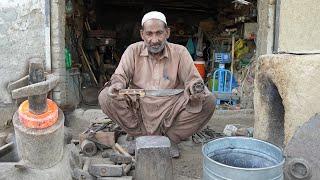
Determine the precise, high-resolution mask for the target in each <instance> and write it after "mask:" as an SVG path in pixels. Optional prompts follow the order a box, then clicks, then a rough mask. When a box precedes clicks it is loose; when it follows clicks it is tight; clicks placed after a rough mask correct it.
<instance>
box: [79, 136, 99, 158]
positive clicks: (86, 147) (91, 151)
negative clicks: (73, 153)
mask: <svg viewBox="0 0 320 180" xmlns="http://www.w3.org/2000/svg"><path fill="white" fill-rule="evenodd" d="M81 151H82V152H83V154H85V155H87V156H94V155H95V154H96V153H97V146H96V144H95V143H94V142H92V141H90V140H87V139H85V140H84V141H82V143H81Z"/></svg>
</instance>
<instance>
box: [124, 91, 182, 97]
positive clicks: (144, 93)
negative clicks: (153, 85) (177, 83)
mask: <svg viewBox="0 0 320 180" xmlns="http://www.w3.org/2000/svg"><path fill="white" fill-rule="evenodd" d="M183 91H184V89H157V90H146V89H121V90H120V91H119V95H122V96H123V95H139V96H140V97H144V96H157V97H165V96H173V95H177V94H180V93H182V92H183Z"/></svg>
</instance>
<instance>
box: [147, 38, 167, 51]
mask: <svg viewBox="0 0 320 180" xmlns="http://www.w3.org/2000/svg"><path fill="white" fill-rule="evenodd" d="M166 43H167V41H164V42H163V43H162V44H161V45H159V46H157V47H152V46H151V45H148V51H149V52H151V53H153V54H157V53H159V52H161V51H162V50H163V49H164V46H165V45H166Z"/></svg>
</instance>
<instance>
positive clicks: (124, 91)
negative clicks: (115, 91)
mask: <svg viewBox="0 0 320 180" xmlns="http://www.w3.org/2000/svg"><path fill="white" fill-rule="evenodd" d="M119 95H122V96H123V95H139V96H140V97H144V96H145V95H146V92H145V90H144V89H121V90H120V91H119Z"/></svg>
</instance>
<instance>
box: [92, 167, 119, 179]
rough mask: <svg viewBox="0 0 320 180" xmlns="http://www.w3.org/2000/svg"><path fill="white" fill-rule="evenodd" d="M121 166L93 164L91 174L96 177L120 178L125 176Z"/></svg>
mask: <svg viewBox="0 0 320 180" xmlns="http://www.w3.org/2000/svg"><path fill="white" fill-rule="evenodd" d="M122 171H123V168H122V166H121V165H113V164H91V165H90V167H89V173H90V174H91V175H93V176H96V177H120V176H122V174H123V172H122Z"/></svg>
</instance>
